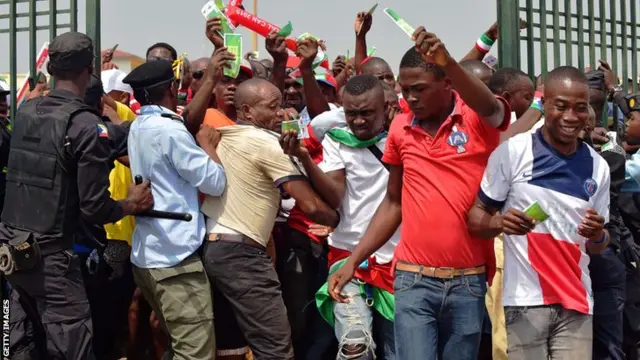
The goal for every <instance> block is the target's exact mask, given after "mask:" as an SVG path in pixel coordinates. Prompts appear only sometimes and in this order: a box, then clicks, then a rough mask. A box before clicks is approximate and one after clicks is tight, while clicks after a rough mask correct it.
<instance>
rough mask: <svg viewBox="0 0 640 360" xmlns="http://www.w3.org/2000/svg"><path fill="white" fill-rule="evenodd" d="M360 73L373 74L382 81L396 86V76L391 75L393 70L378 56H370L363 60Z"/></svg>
mask: <svg viewBox="0 0 640 360" xmlns="http://www.w3.org/2000/svg"><path fill="white" fill-rule="evenodd" d="M361 70H362V75H373V76H375V77H376V78H378V80H380V81H384V82H385V83H387V84H389V86H391V87H394V88H395V86H396V78H395V76H394V75H393V71H392V70H391V66H389V63H388V62H386V61H385V60H384V59H382V58H379V57H370V58H367V59H366V61H364V64H362V68H361Z"/></svg>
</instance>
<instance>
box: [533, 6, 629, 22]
mask: <svg viewBox="0 0 640 360" xmlns="http://www.w3.org/2000/svg"><path fill="white" fill-rule="evenodd" d="M520 10H521V11H527V8H525V7H521V8H520ZM533 12H534V13H540V9H533ZM565 15H566V14H565V12H564V11H560V16H565ZM578 16H580V15H579V14H571V17H573V18H577V17H578ZM594 20H595V21H600V20H601V18H600V16H594ZM605 21H608V20H607V19H606V18H605ZM616 23H617V24H618V25H623V24H624V25H627V26H632V25H633V21H626V22H624V21H622V20H617V21H616Z"/></svg>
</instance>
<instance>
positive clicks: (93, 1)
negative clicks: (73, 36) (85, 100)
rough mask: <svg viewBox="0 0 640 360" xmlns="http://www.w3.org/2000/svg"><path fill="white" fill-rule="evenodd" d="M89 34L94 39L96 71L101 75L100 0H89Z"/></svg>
mask: <svg viewBox="0 0 640 360" xmlns="http://www.w3.org/2000/svg"><path fill="white" fill-rule="evenodd" d="M87 35H88V36H89V37H90V38H91V40H93V50H94V52H95V68H94V73H95V74H96V75H98V76H100V68H101V64H100V61H101V59H102V56H100V54H101V49H102V48H101V47H100V0H87Z"/></svg>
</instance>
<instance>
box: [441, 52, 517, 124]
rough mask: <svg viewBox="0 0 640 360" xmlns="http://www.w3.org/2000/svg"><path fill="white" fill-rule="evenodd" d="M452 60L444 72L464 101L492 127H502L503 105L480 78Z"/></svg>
mask: <svg viewBox="0 0 640 360" xmlns="http://www.w3.org/2000/svg"><path fill="white" fill-rule="evenodd" d="M451 60H452V61H450V62H449V63H448V64H447V65H446V66H445V67H444V71H445V73H446V74H447V76H448V77H449V78H450V79H451V84H452V85H453V88H454V89H456V91H457V92H458V94H459V95H460V97H461V98H462V100H464V102H465V103H466V104H467V105H469V107H470V108H472V109H473V110H474V111H475V112H477V113H478V115H480V116H481V117H482V118H484V119H486V120H487V121H489V123H490V124H491V126H493V127H498V126H500V124H502V120H503V119H504V112H505V108H504V106H503V104H502V103H501V102H500V101H498V100H497V99H496V97H495V95H493V93H492V92H491V90H489V88H488V87H487V86H486V85H485V84H484V83H483V82H482V81H481V80H480V79H479V78H477V77H475V76H473V74H471V73H470V72H468V71H467V70H465V69H464V68H463V67H462V66H460V64H459V63H458V62H457V61H455V60H453V59H451Z"/></svg>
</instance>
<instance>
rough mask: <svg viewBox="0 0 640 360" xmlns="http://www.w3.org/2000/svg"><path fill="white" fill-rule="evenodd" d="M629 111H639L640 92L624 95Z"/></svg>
mask: <svg viewBox="0 0 640 360" xmlns="http://www.w3.org/2000/svg"><path fill="white" fill-rule="evenodd" d="M624 99H625V100H626V101H627V106H628V108H629V111H640V94H632V95H627V96H625V97H624Z"/></svg>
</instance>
